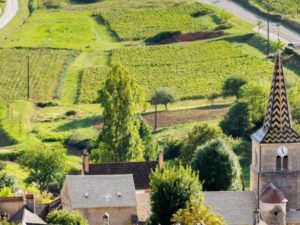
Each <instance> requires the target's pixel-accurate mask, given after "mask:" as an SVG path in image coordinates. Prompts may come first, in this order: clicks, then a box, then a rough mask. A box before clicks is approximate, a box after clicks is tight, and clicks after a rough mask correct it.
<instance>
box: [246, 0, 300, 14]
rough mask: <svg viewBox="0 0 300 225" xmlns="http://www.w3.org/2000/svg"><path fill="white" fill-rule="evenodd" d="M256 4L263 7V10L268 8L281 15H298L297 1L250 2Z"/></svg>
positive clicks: (254, 0)
mask: <svg viewBox="0 0 300 225" xmlns="http://www.w3.org/2000/svg"><path fill="white" fill-rule="evenodd" d="M251 1H252V2H255V3H256V4H259V5H261V6H263V7H264V8H265V9H267V8H268V7H270V9H271V10H274V11H275V12H277V13H281V14H282V13H283V14H298V13H299V12H300V7H299V0H268V1H261V0H251Z"/></svg>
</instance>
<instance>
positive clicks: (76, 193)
mask: <svg viewBox="0 0 300 225" xmlns="http://www.w3.org/2000/svg"><path fill="white" fill-rule="evenodd" d="M61 203H62V207H63V209H66V210H77V211H79V212H80V213H82V215H83V216H84V217H85V218H86V219H87V220H88V222H89V224H90V225H102V224H104V222H103V220H104V219H109V224H110V225H132V224H138V220H137V201H136V195H135V186H134V181H133V175H132V174H123V175H93V176H90V175H87V176H83V175H69V176H67V177H66V179H65V181H64V185H63V188H62V190H61ZM106 217H108V218H106Z"/></svg>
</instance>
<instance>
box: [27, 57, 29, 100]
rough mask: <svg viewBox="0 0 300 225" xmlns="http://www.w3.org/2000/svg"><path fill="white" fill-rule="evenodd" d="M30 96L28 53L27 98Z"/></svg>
mask: <svg viewBox="0 0 300 225" xmlns="http://www.w3.org/2000/svg"><path fill="white" fill-rule="evenodd" d="M29 98H30V61H29V55H28V56H27V100H29Z"/></svg>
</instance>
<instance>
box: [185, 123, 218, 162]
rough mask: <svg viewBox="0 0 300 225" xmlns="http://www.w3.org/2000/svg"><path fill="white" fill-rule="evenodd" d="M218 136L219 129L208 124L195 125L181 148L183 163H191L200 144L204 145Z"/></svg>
mask: <svg viewBox="0 0 300 225" xmlns="http://www.w3.org/2000/svg"><path fill="white" fill-rule="evenodd" d="M218 136H219V133H218V130H217V129H215V128H213V127H210V126H208V124H201V125H197V126H194V128H193V130H192V131H190V132H189V133H188V136H187V138H186V140H185V141H184V144H183V147H182V150H181V155H180V159H181V161H182V163H183V164H184V165H187V164H189V163H190V162H191V160H192V158H193V155H194V152H195V151H196V149H197V147H198V146H200V145H203V144H205V143H207V142H208V141H210V140H212V139H215V138H217V137H218Z"/></svg>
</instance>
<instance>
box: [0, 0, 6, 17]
mask: <svg viewBox="0 0 300 225" xmlns="http://www.w3.org/2000/svg"><path fill="white" fill-rule="evenodd" d="M5 2H6V0H0V15H1V14H3V12H4V9H5Z"/></svg>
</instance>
